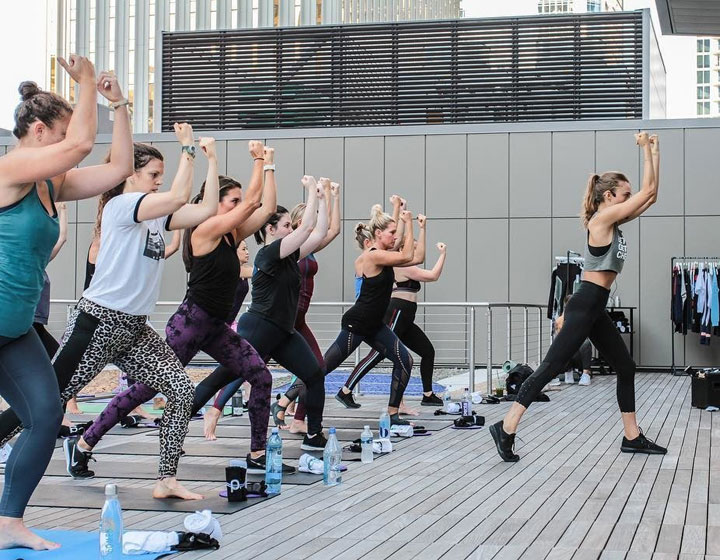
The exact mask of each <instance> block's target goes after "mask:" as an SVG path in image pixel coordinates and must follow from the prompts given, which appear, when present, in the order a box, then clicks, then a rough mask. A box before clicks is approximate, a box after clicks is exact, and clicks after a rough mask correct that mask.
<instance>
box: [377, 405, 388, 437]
mask: <svg viewBox="0 0 720 560" xmlns="http://www.w3.org/2000/svg"><path fill="white" fill-rule="evenodd" d="M379 435H380V438H381V439H382V438H386V437H390V415H389V414H388V413H387V412H383V413H382V414H381V415H380V429H379Z"/></svg>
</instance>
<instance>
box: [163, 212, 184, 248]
mask: <svg viewBox="0 0 720 560" xmlns="http://www.w3.org/2000/svg"><path fill="white" fill-rule="evenodd" d="M181 210H182V209H181ZM181 241H182V230H181V229H176V230H175V231H174V232H173V236H172V240H171V241H170V245H165V260H167V259H169V258H170V257H172V256H173V255H174V254H175V253H177V251H178V249H179V248H180V242H181Z"/></svg>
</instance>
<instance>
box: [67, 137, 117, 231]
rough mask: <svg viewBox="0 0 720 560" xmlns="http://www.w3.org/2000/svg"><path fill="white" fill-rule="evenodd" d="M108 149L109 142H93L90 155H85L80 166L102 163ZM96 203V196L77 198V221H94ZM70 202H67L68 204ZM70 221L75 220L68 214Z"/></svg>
mask: <svg viewBox="0 0 720 560" xmlns="http://www.w3.org/2000/svg"><path fill="white" fill-rule="evenodd" d="M109 150H110V145H109V144H95V146H94V147H93V149H92V152H90V155H89V156H88V157H86V158H85V159H84V160H83V161H82V162H81V163H80V167H89V166H91V165H100V164H101V163H103V160H104V159H105V156H107V154H108V152H109ZM97 203H98V197H93V198H86V199H85V200H78V201H77V203H76V206H77V209H76V211H77V213H78V214H77V221H79V222H94V221H95V217H96V216H97ZM70 205H72V204H69V205H68V206H70ZM69 218H70V220H71V221H76V220H75V219H74V216H72V215H70V216H69Z"/></svg>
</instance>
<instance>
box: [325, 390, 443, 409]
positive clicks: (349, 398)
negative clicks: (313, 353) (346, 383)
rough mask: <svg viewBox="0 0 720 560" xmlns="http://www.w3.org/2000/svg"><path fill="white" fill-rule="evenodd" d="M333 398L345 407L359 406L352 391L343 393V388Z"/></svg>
mask: <svg viewBox="0 0 720 560" xmlns="http://www.w3.org/2000/svg"><path fill="white" fill-rule="evenodd" d="M335 400H336V401H338V402H339V403H340V404H342V405H343V406H344V407H345V408H360V404H359V403H356V402H355V397H354V396H353V394H352V391H351V392H349V393H343V390H342V389H340V390H339V391H338V392H337V395H335ZM441 404H442V403H441Z"/></svg>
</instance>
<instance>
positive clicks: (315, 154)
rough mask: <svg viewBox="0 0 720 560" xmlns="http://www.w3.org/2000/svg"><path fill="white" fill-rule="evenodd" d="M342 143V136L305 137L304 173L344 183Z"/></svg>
mask: <svg viewBox="0 0 720 560" xmlns="http://www.w3.org/2000/svg"><path fill="white" fill-rule="evenodd" d="M344 144H345V141H344V139H343V138H307V139H306V140H305V173H304V174H306V175H314V176H315V177H330V178H332V179H333V180H334V181H336V182H338V183H340V184H341V185H344V183H345V165H344V159H345V154H344V148H343V146H344ZM378 165H379V164H378ZM381 169H382V167H381ZM368 210H369V208H368Z"/></svg>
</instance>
